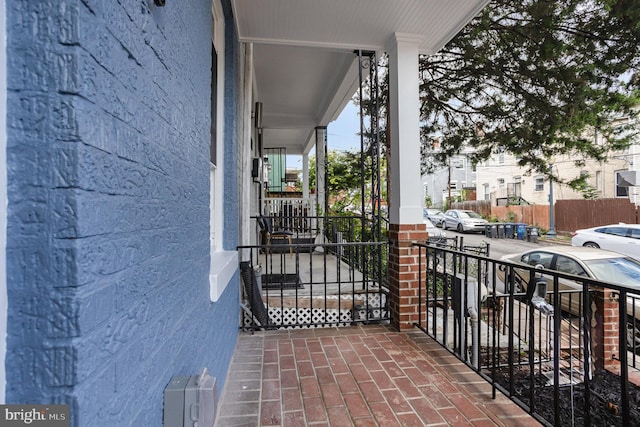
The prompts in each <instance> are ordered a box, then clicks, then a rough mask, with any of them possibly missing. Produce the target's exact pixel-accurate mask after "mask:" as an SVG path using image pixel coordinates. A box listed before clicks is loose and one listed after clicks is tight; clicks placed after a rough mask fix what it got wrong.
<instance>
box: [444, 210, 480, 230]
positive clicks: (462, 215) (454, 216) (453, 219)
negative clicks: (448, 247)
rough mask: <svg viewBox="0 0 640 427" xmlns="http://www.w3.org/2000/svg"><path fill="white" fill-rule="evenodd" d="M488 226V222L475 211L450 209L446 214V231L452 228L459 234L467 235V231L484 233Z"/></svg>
mask: <svg viewBox="0 0 640 427" xmlns="http://www.w3.org/2000/svg"><path fill="white" fill-rule="evenodd" d="M486 224H488V221H487V220H486V219H484V218H482V217H481V216H480V214H478V213H476V212H474V211H469V210H464V209H449V210H448V211H446V212H445V213H444V229H445V230H448V229H450V228H451V229H453V230H456V231H457V232H459V233H466V232H467V231H479V232H484V226H485V225H486Z"/></svg>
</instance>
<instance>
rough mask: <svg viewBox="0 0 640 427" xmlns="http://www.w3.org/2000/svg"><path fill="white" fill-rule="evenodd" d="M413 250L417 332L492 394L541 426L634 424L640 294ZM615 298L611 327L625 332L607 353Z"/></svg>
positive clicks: (437, 249) (459, 254)
mask: <svg viewBox="0 0 640 427" xmlns="http://www.w3.org/2000/svg"><path fill="white" fill-rule="evenodd" d="M416 246H418V247H419V250H420V252H421V256H420V257H419V259H420V260H421V265H420V282H421V288H420V294H419V318H418V322H417V323H416V326H417V327H419V328H420V329H421V330H423V331H424V332H425V333H427V334H428V335H430V336H431V337H432V338H434V339H435V340H436V341H438V342H439V343H440V344H441V345H443V346H444V347H446V348H447V349H448V350H449V351H450V352H451V353H452V354H454V355H455V356H456V357H458V358H459V359H460V360H462V361H464V362H465V363H466V364H467V365H469V366H470V367H471V368H472V369H473V370H475V371H476V372H478V373H479V374H480V375H481V376H482V377H484V378H485V379H486V380H487V381H489V382H490V383H491V384H492V385H493V390H494V396H495V393H496V391H497V390H500V391H502V392H503V393H505V394H506V395H507V396H509V397H510V398H511V399H512V400H514V401H515V402H516V403H517V404H518V405H520V406H521V407H522V408H523V409H525V410H526V411H527V412H529V413H530V414H531V415H532V416H533V417H535V418H536V419H537V420H538V421H540V422H541V423H543V424H545V425H555V426H564V425H622V426H628V425H638V422H639V421H638V420H640V410H639V408H638V405H639V404H640V388H639V387H638V386H637V385H636V384H634V382H633V381H630V378H638V379H640V375H638V374H639V372H638V368H639V366H638V364H639V363H640V358H639V355H638V353H639V351H638V350H639V348H640V333H639V332H638V330H639V329H638V327H639V326H640V324H639V323H638V322H639V319H640V305H638V301H639V298H640V291H638V290H630V289H628V288H625V287H621V286H618V285H615V284H612V283H602V282H598V281H594V280H590V279H587V278H585V277H580V276H574V275H570V274H563V273H558V272H553V271H549V270H544V271H541V270H539V269H536V268H535V267H529V266H521V265H515V264H513V263H509V262H506V261H499V260H493V259H489V258H487V257H485V256H483V255H478V254H475V253H469V252H468V251H467V252H463V251H460V250H456V249H452V248H447V247H443V246H438V245H436V244H425V245H422V244H419V245H416ZM608 291H612V292H608ZM615 298H617V299H618V301H619V303H618V304H617V305H614V306H613V307H618V308H617V311H616V312H615V315H616V316H617V319H618V323H616V322H615V321H614V322H613V324H614V325H613V327H614V330H615V324H617V325H623V326H622V327H619V329H618V332H617V333H615V332H614V333H613V336H614V337H615V343H613V349H614V351H613V352H611V351H609V352H607V347H606V345H605V344H607V343H606V342H605V338H603V335H604V334H605V332H604V331H603V328H611V327H612V324H611V318H612V313H611V312H607V310H612V308H611V307H612V306H611V305H607V304H610V303H611V300H612V299H615ZM636 307H637V308H636ZM607 316H608V319H609V324H607V325H604V326H603V322H604V321H606V320H607ZM615 318H616V317H614V319H615ZM608 334H609V335H611V334H612V333H611V332H608ZM607 339H609V340H610V339H611V338H610V337H609V338H607ZM609 344H610V343H609ZM612 359H614V360H612ZM636 382H637V381H636Z"/></svg>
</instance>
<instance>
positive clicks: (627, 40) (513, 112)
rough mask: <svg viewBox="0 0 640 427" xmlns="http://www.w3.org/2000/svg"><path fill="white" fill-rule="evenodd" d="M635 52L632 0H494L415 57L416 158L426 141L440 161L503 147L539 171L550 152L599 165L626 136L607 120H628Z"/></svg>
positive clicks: (634, 91)
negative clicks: (432, 50) (434, 48)
mask: <svg viewBox="0 0 640 427" xmlns="http://www.w3.org/2000/svg"><path fill="white" fill-rule="evenodd" d="M639 47H640V2H638V1H637V0H556V1H548V0H523V1H520V2H514V1H511V0H493V1H492V2H491V3H490V4H489V5H488V6H487V7H486V8H485V9H484V10H483V11H482V13H481V14H480V15H479V16H478V17H476V18H475V19H474V20H473V21H472V22H471V23H470V24H469V25H467V26H466V27H465V28H464V29H463V30H462V31H461V32H460V33H459V34H458V35H457V36H456V37H455V38H454V39H453V40H452V41H451V42H450V43H448V44H447V45H446V46H445V48H444V49H443V50H442V51H441V52H439V53H437V54H435V55H432V56H423V57H421V58H420V75H421V78H422V82H421V87H420V93H421V101H422V102H421V111H420V113H421V120H422V122H423V123H424V126H423V128H422V130H421V133H422V140H423V141H425V143H424V145H425V146H424V147H423V153H425V152H432V151H433V150H432V147H431V143H430V142H431V141H433V140H435V139H437V140H439V141H440V143H441V145H440V148H441V151H440V152H439V154H438V156H437V157H436V158H437V160H439V161H441V162H443V163H445V162H446V161H447V159H448V158H450V157H451V156H452V155H454V154H456V153H458V152H459V151H460V149H461V148H462V147H463V146H464V145H471V146H472V147H473V148H475V152H474V154H473V155H472V159H471V160H472V161H481V160H484V159H487V158H489V157H490V156H491V155H492V154H495V153H496V152H497V151H498V150H504V151H508V152H510V153H512V154H514V155H515V156H516V157H517V158H518V159H519V160H518V163H519V166H522V167H525V168H527V169H528V170H530V171H535V172H537V173H544V174H549V173H550V172H549V170H548V163H549V159H550V158H552V157H553V156H555V155H559V154H567V155H572V156H573V158H575V159H576V162H578V163H580V162H584V159H586V158H593V159H597V160H606V158H607V155H608V154H609V153H610V152H611V151H613V150H620V149H623V148H625V147H626V146H628V144H629V140H630V138H631V137H632V136H633V133H632V132H630V131H629V128H628V126H627V124H628V123H629V121H620V120H618V121H616V120H614V119H619V118H620V117H622V116H624V117H632V116H634V112H633V111H632V108H633V107H634V106H636V105H637V104H638V89H639V85H640V74H639V73H638V66H639V63H640V54H639V53H640V50H639ZM593 129H598V132H599V133H600V134H601V135H603V136H604V138H603V141H601V143H600V144H595V143H594V141H593V138H592V137H589V136H588V135H589V132H590V133H591V135H593ZM556 180H557V177H556ZM567 184H569V185H577V184H579V183H578V182H568V183H567Z"/></svg>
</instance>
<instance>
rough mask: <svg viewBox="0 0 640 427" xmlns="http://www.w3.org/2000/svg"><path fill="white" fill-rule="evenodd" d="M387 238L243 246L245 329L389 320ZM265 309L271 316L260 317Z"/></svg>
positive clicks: (239, 248)
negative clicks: (384, 239)
mask: <svg viewBox="0 0 640 427" xmlns="http://www.w3.org/2000/svg"><path fill="white" fill-rule="evenodd" d="M387 246H388V245H387V242H348V241H341V242H336V243H333V242H325V243H293V244H291V245H289V244H285V243H280V244H277V245H270V246H266V245H253V246H240V247H238V250H239V251H240V253H241V259H242V260H243V262H242V265H241V267H242V268H244V269H245V270H248V274H250V275H251V276H253V277H254V280H255V283H254V284H253V287H252V288H251V287H249V288H248V286H252V281H253V280H252V279H251V278H250V277H251V276H249V275H247V276H246V277H243V279H244V280H243V283H244V287H245V291H244V295H245V303H244V307H245V308H246V310H245V311H244V313H245V314H244V316H243V319H242V324H241V327H242V328H243V329H262V328H266V327H268V328H269V329H279V328H311V327H325V326H346V325H351V324H355V323H373V322H388V320H389V308H388V305H389V298H388V295H389V292H388V280H387V276H386V269H384V268H381V260H382V259H385V265H386V258H385V257H386V254H387V253H388V250H387ZM260 304H262V305H263V307H264V311H266V313H267V314H268V320H267V319H259V318H256V315H255V313H256V312H262V310H263V309H262V306H261V305H260Z"/></svg>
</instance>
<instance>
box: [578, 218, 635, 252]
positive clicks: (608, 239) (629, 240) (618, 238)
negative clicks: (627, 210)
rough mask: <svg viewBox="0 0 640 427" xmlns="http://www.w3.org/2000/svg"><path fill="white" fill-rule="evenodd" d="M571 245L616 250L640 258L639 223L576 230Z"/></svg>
mask: <svg viewBox="0 0 640 427" xmlns="http://www.w3.org/2000/svg"><path fill="white" fill-rule="evenodd" d="M571 244H572V245H573V246H587V247H590V248H601V249H607V250H610V251H616V252H619V253H621V254H624V255H627V256H630V257H632V258H635V259H637V260H640V224H622V223H621V224H611V225H603V226H600V227H592V228H585V229H583V230H576V232H575V233H573V237H572V238H571Z"/></svg>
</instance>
